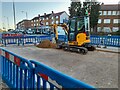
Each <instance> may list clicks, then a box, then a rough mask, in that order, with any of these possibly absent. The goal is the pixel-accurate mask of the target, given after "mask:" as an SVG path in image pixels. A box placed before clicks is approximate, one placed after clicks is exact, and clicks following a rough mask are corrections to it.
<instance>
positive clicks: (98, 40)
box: [2, 35, 120, 47]
mask: <svg viewBox="0 0 120 90" xmlns="http://www.w3.org/2000/svg"><path fill="white" fill-rule="evenodd" d="M52 37H53V36H49V35H48V36H19V37H4V38H3V39H2V44H4V45H5V46H6V45H7V44H17V45H20V44H22V45H24V44H34V43H39V42H41V41H43V40H46V39H48V40H50V41H52ZM58 39H59V40H60V41H64V42H67V41H68V38H67V36H66V35H59V36H58ZM90 39H91V44H93V45H104V46H113V47H120V36H97V35H92V36H91V37H90Z"/></svg>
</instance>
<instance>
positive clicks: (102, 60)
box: [3, 45, 119, 88]
mask: <svg viewBox="0 0 120 90" xmlns="http://www.w3.org/2000/svg"><path fill="white" fill-rule="evenodd" d="M3 48H5V49H7V50H9V51H11V52H13V53H15V54H17V55H19V56H22V57H24V58H26V59H29V60H36V61H39V62H40V63H43V64H45V65H47V66H49V67H52V68H54V69H56V70H58V71H60V72H62V73H64V74H67V75H69V76H71V77H74V78H76V79H78V80H81V81H83V82H85V83H88V84H90V85H93V86H95V87H97V88H118V55H119V54H118V53H110V52H102V51H97V50H96V51H88V53H87V54H86V55H82V54H79V53H75V52H68V51H63V50H61V49H60V50H59V49H52V48H38V47H36V46H30V45H29V46H15V45H10V46H7V47H3Z"/></svg>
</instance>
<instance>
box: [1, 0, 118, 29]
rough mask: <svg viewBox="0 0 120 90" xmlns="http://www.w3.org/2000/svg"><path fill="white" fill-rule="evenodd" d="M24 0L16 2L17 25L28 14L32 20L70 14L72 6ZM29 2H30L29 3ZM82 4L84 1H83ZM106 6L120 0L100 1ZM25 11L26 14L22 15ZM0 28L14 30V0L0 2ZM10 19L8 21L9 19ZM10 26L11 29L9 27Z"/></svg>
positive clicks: (54, 0) (66, 2) (65, 2)
mask: <svg viewBox="0 0 120 90" xmlns="http://www.w3.org/2000/svg"><path fill="white" fill-rule="evenodd" d="M25 1H26V2H24V1H23V0H20V1H18V0H17V1H15V0H14V2H15V11H16V23H18V22H19V21H21V20H23V19H26V14H25V12H27V14H28V19H32V18H33V17H35V16H38V14H40V15H44V13H47V14H48V13H51V12H52V11H54V12H55V13H57V12H61V11H66V12H67V13H68V14H69V11H68V7H69V6H70V3H71V1H70V0H60V1H58V0H44V1H43V0H39V1H38V0H25ZM27 1H28V2H27ZM81 1H82V2H83V1H84V0H81ZM98 1H99V2H103V3H104V4H118V2H119V0H109V1H108V0H98ZM22 11H24V13H22ZM0 14H1V15H0V21H1V22H0V28H1V29H2V28H3V27H5V28H7V29H8V28H13V27H14V22H13V0H0ZM7 18H8V19H7ZM8 24H9V27H8Z"/></svg>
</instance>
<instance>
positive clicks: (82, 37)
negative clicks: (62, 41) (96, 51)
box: [68, 16, 90, 46]
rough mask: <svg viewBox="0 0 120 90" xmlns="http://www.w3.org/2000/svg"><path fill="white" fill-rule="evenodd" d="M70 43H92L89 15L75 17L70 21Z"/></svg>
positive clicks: (79, 44) (80, 44)
mask: <svg viewBox="0 0 120 90" xmlns="http://www.w3.org/2000/svg"><path fill="white" fill-rule="evenodd" d="M68 43H69V45H74V46H75V45H77V46H82V45H84V44H85V43H90V28H89V17H88V16H85V17H74V18H71V19H70V21H69V31H68Z"/></svg>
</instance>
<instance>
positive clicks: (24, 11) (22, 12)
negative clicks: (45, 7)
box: [21, 11, 28, 19]
mask: <svg viewBox="0 0 120 90" xmlns="http://www.w3.org/2000/svg"><path fill="white" fill-rule="evenodd" d="M21 12H22V13H25V14H26V19H28V14H27V12H25V11H21Z"/></svg>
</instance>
